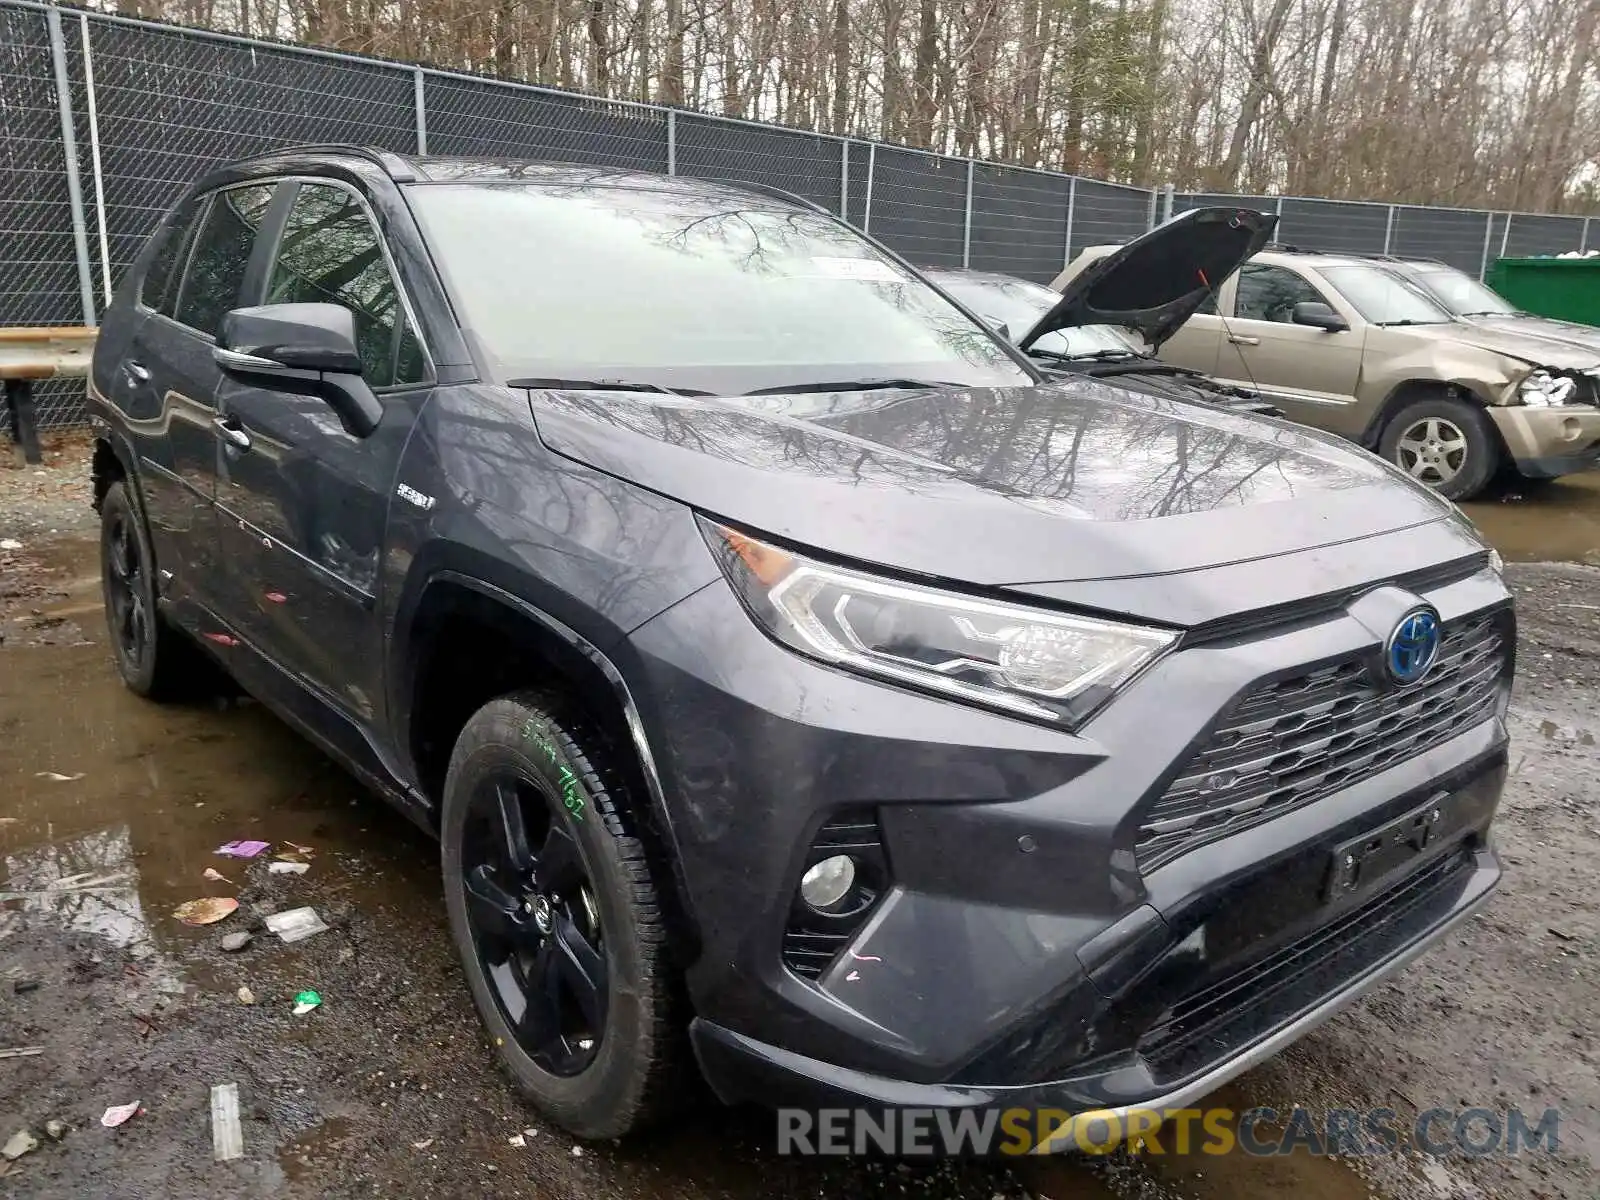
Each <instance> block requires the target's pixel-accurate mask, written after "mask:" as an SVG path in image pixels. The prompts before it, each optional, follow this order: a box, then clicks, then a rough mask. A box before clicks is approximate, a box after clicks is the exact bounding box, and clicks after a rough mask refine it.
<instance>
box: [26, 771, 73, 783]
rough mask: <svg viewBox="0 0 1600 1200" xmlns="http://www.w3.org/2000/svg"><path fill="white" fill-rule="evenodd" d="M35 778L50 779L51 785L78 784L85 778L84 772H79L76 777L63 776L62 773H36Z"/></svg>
mask: <svg viewBox="0 0 1600 1200" xmlns="http://www.w3.org/2000/svg"><path fill="white" fill-rule="evenodd" d="M33 777H34V778H35V779H48V780H49V781H50V782H51V783H77V782H78V780H80V779H82V778H83V772H82V771H79V772H78V773H77V774H76V775H63V774H62V773H61V772H60V771H35V772H34V775H33Z"/></svg>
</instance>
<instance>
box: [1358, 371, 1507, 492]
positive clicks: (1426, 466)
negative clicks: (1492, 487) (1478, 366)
mask: <svg viewBox="0 0 1600 1200" xmlns="http://www.w3.org/2000/svg"><path fill="white" fill-rule="evenodd" d="M1378 448H1379V451H1380V452H1381V453H1382V454H1383V456H1384V457H1385V458H1387V459H1388V460H1389V461H1390V462H1392V463H1394V464H1395V465H1396V466H1398V467H1399V468H1400V469H1401V470H1402V471H1404V472H1405V473H1406V474H1408V475H1410V476H1411V477H1412V478H1413V479H1415V480H1416V481H1417V482H1418V483H1425V484H1427V485H1428V486H1429V487H1431V488H1433V489H1434V491H1436V492H1438V493H1439V494H1440V495H1442V496H1444V497H1446V498H1447V499H1450V500H1470V499H1471V498H1472V497H1474V496H1476V495H1477V494H1478V493H1479V492H1481V491H1482V490H1483V489H1484V487H1485V486H1486V485H1487V484H1488V482H1489V480H1490V479H1492V478H1493V477H1494V473H1495V471H1496V469H1497V468H1498V467H1499V465H1500V443H1499V439H1498V438H1497V437H1496V436H1495V432H1494V426H1493V424H1492V423H1491V422H1490V420H1489V417H1488V414H1487V413H1485V412H1484V411H1483V409H1481V408H1479V407H1478V406H1476V405H1474V404H1470V403H1468V402H1467V401H1464V400H1456V399H1453V398H1451V397H1446V396H1440V397H1437V398H1435V399H1429V400H1418V401H1416V402H1414V403H1412V404H1408V405H1406V406H1405V407H1404V408H1403V409H1401V410H1400V411H1399V412H1397V413H1396V414H1395V415H1394V416H1393V417H1392V418H1391V419H1390V421H1389V423H1388V425H1387V426H1385V427H1384V431H1383V437H1382V439H1381V440H1380V441H1379V444H1378Z"/></svg>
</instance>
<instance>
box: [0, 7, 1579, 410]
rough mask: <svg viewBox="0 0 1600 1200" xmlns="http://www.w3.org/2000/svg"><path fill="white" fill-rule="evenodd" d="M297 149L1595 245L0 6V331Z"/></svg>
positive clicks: (1018, 208)
mask: <svg viewBox="0 0 1600 1200" xmlns="http://www.w3.org/2000/svg"><path fill="white" fill-rule="evenodd" d="M58 81H59V84H60V85H64V88H65V91H66V98H65V103H63V102H62V98H61V86H59V85H58ZM303 142H343V143H359V144H363V145H373V146H380V147H383V148H385V149H389V150H395V151H399V152H403V153H414V152H424V153H433V154H463V155H480V156H484V157H500V158H532V159H553V160H561V161H565V162H578V163H587V164H592V165H595V166H599V167H614V168H624V169H635V170H646V171H661V172H666V173H668V174H677V175H686V176H692V177H695V178H702V179H713V178H714V179H728V180H738V181H745V182H750V183H757V184H763V185H767V186H771V187H779V188H783V189H785V190H787V191H790V192H793V193H795V194H797V195H800V196H803V197H805V198H806V199H807V200H810V201H811V202H813V203H815V204H818V205H821V206H822V207H824V208H826V209H828V210H830V211H832V212H836V213H839V214H840V215H842V216H843V217H845V219H847V220H849V221H851V222H853V223H854V224H856V225H858V226H860V227H862V228H864V229H866V230H867V231H868V232H870V233H872V234H873V235H874V236H875V237H877V238H879V239H881V240H882V241H883V242H885V243H887V244H888V245H889V246H891V247H893V248H894V249H895V250H896V251H898V252H899V253H900V254H902V255H904V256H905V257H906V258H907V259H909V260H910V261H911V262H913V263H915V264H917V265H919V266H941V267H961V266H967V267H972V268H974V269H978V270H989V271H1003V272H1006V273H1008V274H1012V275H1019V276H1022V277H1024V278H1028V279H1034V280H1038V281H1040V282H1049V281H1050V280H1051V279H1053V278H1054V277H1055V275H1056V274H1057V273H1058V272H1059V271H1060V269H1061V267H1062V266H1063V265H1064V264H1065V263H1066V262H1067V261H1068V260H1069V259H1070V258H1071V257H1072V256H1073V255H1075V254H1077V253H1078V252H1079V251H1081V250H1082V249H1084V247H1086V246H1093V245H1102V244H1107V243H1118V242H1124V241H1127V240H1128V239H1129V238H1133V237H1137V236H1138V235H1139V234H1141V233H1143V232H1145V231H1146V230H1147V229H1149V228H1151V227H1152V226H1153V225H1154V224H1156V223H1157V222H1158V221H1160V220H1163V219H1165V218H1166V217H1169V216H1171V215H1172V214H1173V213H1175V212H1179V211H1183V210H1185V209H1188V208H1192V207H1196V206H1199V205H1203V204H1215V203H1220V204H1237V205H1241V206H1248V207H1258V208H1265V209H1268V210H1273V211H1277V212H1278V213H1279V214H1280V224H1279V232H1278V237H1279V240H1281V241H1284V242H1288V243H1291V244H1295V245H1300V246H1302V247H1305V248H1307V249H1311V248H1315V249H1323V250H1338V251H1346V252H1354V253H1362V254H1395V255H1409V256H1418V257H1428V258H1438V259H1442V260H1443V261H1445V262H1448V263H1450V264H1452V265H1453V266H1457V267H1460V268H1462V269H1463V270H1466V271H1470V272H1471V273H1472V274H1474V275H1481V273H1482V272H1483V271H1484V270H1485V268H1486V267H1487V265H1488V264H1489V263H1490V262H1492V261H1493V260H1494V259H1495V258H1496V257H1498V256H1500V255H1502V254H1516V255H1523V254H1546V253H1559V252H1561V251H1565V250H1579V249H1586V248H1588V246H1589V244H1590V242H1591V229H1590V221H1589V219H1588V218H1585V217H1567V216H1551V215H1531V214H1524V213H1509V214H1508V213H1491V212H1483V211H1472V210H1463V209H1438V208H1419V207H1412V206H1407V205H1387V204H1364V203H1346V202H1342V201H1332V200H1316V199H1301V198H1295V197H1265V196H1232V195H1228V196H1217V195H1207V194H1202V193H1188V192H1185V193H1175V192H1172V191H1170V190H1168V191H1165V192H1161V191H1150V190H1148V189H1145V188H1136V187H1126V186H1123V185H1120V184H1113V183H1105V182H1102V181H1100V180H1094V179H1081V178H1077V177H1074V176H1070V175H1062V174H1057V173H1054V172H1049V171H1039V170H1032V169H1027V168H1022V167H1012V166H1005V165H1002V164H998V163H987V162H977V161H973V160H970V159H965V158H953V157H950V156H948V155H942V154H932V153H929V152H926V151H922V150H914V149H910V148H908V147H904V146H889V145H883V144H877V143H872V142H865V141H859V140H856V139H842V138H837V137H832V136H829V135H825V134H815V133H806V132H803V131H801V130H795V129H786V128H780V127H777V126H772V125H761V124H757V123H754V122H749V121H739V120H732V119H729V118H723V117H715V116H710V115H706V114H700V113H691V112H685V111H681V110H675V109H667V108H660V107H657V106H654V105H646V104H634V103H625V102H621V101H613V100H602V99H597V98H594V97H590V96H582V95H575V94H572V93H568V92H561V91H555V90H552V89H548V88H538V87H531V86H528V85H524V84H515V83H506V82H501V81H498V80H493V79H485V78H478V77H475V76H468V75H461V74H456V73H452V72H448V71H437V70H433V69H431V68H423V67H416V66H412V65H409V64H403V63H393V62H385V61H382V60H379V59H370V58H356V57H352V56H348V55H339V54H333V53H329V52H327V51H321V50H313V49H310V48H306V47H295V46H285V45H279V44H276V43H271V42H261V41H250V40H247V39H243V38H238V37H232V36H229V35H225V34H217V33H211V32H208V31H203V30H195V29H185V28H180V27H177V26H172V25H163V24H157V23H152V22H146V21H138V20H134V19H130V18H125V17H118V16H111V15H107V14H101V13H91V12H85V11H81V10H77V9H67V8H52V7H50V6H48V5H45V4H42V3H38V2H37V0H0V326H10V325H77V324H94V323H95V321H96V319H97V317H98V315H99V313H100V312H102V311H104V309H105V306H106V305H107V304H109V303H110V298H111V294H112V291H113V289H114V288H115V287H116V284H117V282H118V280H119V279H120V277H121V275H122V273H123V272H124V271H125V270H126V269H127V267H128V265H129V264H130V263H131V262H132V261H133V259H134V258H135V256H136V255H137V254H138V251H139V247H140V244H141V243H142V242H143V240H144V238H145V237H146V235H147V234H148V233H149V231H150V230H151V229H152V228H153V227H154V226H155V224H156V221H157V220H158V218H159V217H160V215H161V213H162V212H163V211H164V210H165V209H166V208H167V206H168V205H170V204H171V203H172V201H173V200H174V199H176V197H177V195H178V194H179V192H181V191H182V189H183V188H184V187H185V186H186V185H187V184H188V183H189V182H190V181H192V180H193V179H195V178H196V177H197V176H199V175H201V174H202V173H204V172H205V171H206V170H207V169H208V168H210V167H212V166H215V165H216V164H218V163H221V162H224V161H227V160H229V159H234V158H239V157H242V156H244V155H247V154H253V153H258V152H260V151H263V150H270V149H272V148H274V147H278V146H286V145H292V144H294V143H303ZM69 148H70V149H69ZM69 167H70V168H73V169H75V174H76V180H77V181H79V182H78V183H75V182H74V179H73V174H74V171H73V170H72V169H69ZM1593 232H1594V235H1595V236H1596V237H1600V230H1595V231H1593ZM36 395H37V402H38V407H39V416H40V423H41V424H42V425H44V426H46V427H49V426H62V425H71V424H75V423H78V422H80V421H81V420H82V419H83V417H84V409H83V402H82V396H83V387H82V384H81V383H78V382H76V381H64V382H61V383H52V384H47V385H44V386H42V387H40V388H39V389H38V390H37V393H36ZM4 418H5V414H4V413H0V422H3V420H4Z"/></svg>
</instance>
